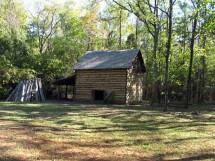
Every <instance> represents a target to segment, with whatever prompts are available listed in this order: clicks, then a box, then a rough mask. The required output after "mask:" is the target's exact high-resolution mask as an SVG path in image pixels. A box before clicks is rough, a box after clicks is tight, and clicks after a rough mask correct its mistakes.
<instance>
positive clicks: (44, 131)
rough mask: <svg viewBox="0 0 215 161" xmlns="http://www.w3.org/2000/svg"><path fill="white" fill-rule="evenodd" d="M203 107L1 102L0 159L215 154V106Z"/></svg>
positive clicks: (156, 157) (211, 157)
mask: <svg viewBox="0 0 215 161" xmlns="http://www.w3.org/2000/svg"><path fill="white" fill-rule="evenodd" d="M198 108H199V109H201V115H200V116H193V115H192V114H191V111H192V109H190V110H187V111H185V110H184V109H182V110H178V109H177V110H174V109H172V110H171V111H169V112H167V113H163V112H162V109H161V108H153V109H151V108H150V107H148V106H146V105H144V106H116V105H115V106H105V105H84V104H60V103H40V104H37V103H27V104H26V103H24V104H22V103H5V102H2V103H0V120H1V121H0V131H1V133H0V142H1V144H0V152H1V153H0V160H16V161H21V160H181V161H182V160H214V158H215V111H214V108H215V107H214V105H210V106H205V107H204V106H199V107H198ZM182 111H183V112H182ZM181 114H183V115H181ZM181 116H182V117H181Z"/></svg>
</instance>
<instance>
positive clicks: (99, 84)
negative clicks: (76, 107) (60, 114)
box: [73, 49, 146, 104]
mask: <svg viewBox="0 0 215 161" xmlns="http://www.w3.org/2000/svg"><path fill="white" fill-rule="evenodd" d="M73 69H74V70H75V74H76V84H75V100H76V101H79V102H83V101H88V102H89V101H90V102H91V101H92V102H104V103H114V104H132V103H134V102H139V101H142V93H143V91H142V90H143V76H144V73H145V72H146V69H145V66H144V61H143V57H142V54H141V51H140V50H138V49H133V50H116V51H88V52H87V53H86V54H85V55H84V56H83V57H82V58H81V59H80V60H79V61H78V62H77V64H76V65H75V66H74V68H73Z"/></svg>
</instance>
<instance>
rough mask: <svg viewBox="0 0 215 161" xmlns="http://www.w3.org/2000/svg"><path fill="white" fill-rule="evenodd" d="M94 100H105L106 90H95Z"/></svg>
mask: <svg viewBox="0 0 215 161" xmlns="http://www.w3.org/2000/svg"><path fill="white" fill-rule="evenodd" d="M93 94H94V100H95V101H103V100H104V94H105V92H104V91H103V90H94V91H93Z"/></svg>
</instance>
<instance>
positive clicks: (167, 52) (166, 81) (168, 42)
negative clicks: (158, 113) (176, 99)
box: [164, 0, 173, 111]
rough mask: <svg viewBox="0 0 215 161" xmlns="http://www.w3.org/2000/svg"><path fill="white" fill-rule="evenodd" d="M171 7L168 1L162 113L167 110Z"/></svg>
mask: <svg viewBox="0 0 215 161" xmlns="http://www.w3.org/2000/svg"><path fill="white" fill-rule="evenodd" d="M172 7H173V2H172V0H169V13H168V21H169V23H168V40H167V45H166V55H165V62H166V70H165V108H164V111H167V110H168V94H169V92H168V91H169V55H170V50H171V41H172Z"/></svg>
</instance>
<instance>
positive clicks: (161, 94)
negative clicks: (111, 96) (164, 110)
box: [0, 0, 215, 107]
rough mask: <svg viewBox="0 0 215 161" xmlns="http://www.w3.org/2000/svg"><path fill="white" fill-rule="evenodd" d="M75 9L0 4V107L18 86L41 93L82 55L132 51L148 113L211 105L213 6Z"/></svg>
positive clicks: (93, 3) (96, 3)
mask: <svg viewBox="0 0 215 161" xmlns="http://www.w3.org/2000/svg"><path fill="white" fill-rule="evenodd" d="M77 2H78V1H74V0H67V1H63V2H62V1H61V3H59V1H51V0H46V1H35V2H34V3H33V4H32V5H31V6H29V7H27V5H28V4H30V2H28V3H26V2H25V3H24V2H23V1H19V0H1V1H0V8H1V10H0V99H5V98H6V97H7V96H8V95H9V93H10V92H11V90H12V89H13V88H14V86H15V85H16V84H17V83H18V82H19V81H20V80H23V79H31V78H34V77H40V78H42V80H43V83H44V87H45V90H46V88H48V87H50V86H51V84H52V83H53V82H54V81H56V80H58V79H61V78H65V77H68V76H71V75H72V74H74V71H73V70H72V67H73V65H74V64H75V63H76V62H77V61H78V60H79V59H80V58H81V57H82V56H83V54H84V53H85V52H86V51H88V50H121V49H134V48H138V49H140V50H141V51H142V54H143V58H144V63H145V66H146V69H147V72H146V74H145V76H144V78H143V79H144V95H143V96H144V98H145V99H150V100H151V104H152V105H155V104H157V103H160V102H164V101H165V102H166V105H167V104H168V102H169V101H184V102H185V106H186V107H187V106H188V102H189V101H190V102H195V103H201V102H214V101H215V54H214V51H215V46H214V43H215V39H214V37H215V2H214V0H188V1H184V0H174V1H173V0H153V1H151V0H142V1H140V0H89V1H82V3H80V2H79V3H77ZM45 93H46V92H45Z"/></svg>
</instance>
